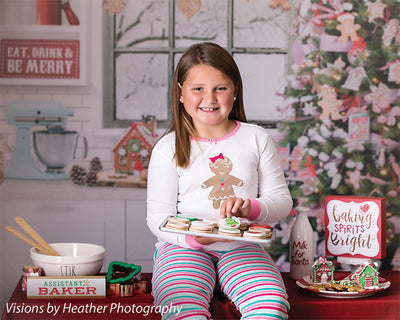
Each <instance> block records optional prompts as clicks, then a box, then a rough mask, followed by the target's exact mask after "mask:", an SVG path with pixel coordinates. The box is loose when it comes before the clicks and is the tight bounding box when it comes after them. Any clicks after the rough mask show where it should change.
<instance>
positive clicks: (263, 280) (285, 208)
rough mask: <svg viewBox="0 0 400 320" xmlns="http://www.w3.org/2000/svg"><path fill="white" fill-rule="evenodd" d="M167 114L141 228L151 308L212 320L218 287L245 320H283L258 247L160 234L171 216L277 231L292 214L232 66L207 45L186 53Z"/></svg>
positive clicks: (273, 271)
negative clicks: (149, 245)
mask: <svg viewBox="0 0 400 320" xmlns="http://www.w3.org/2000/svg"><path fill="white" fill-rule="evenodd" d="M172 111H173V119H172V122H171V124H170V126H169V128H168V130H167V133H166V134H165V135H164V136H163V137H162V138H161V139H160V140H159V141H158V142H157V144H156V146H155V147H154V149H153V152H152V156H151V160H150V164H149V175H148V195H147V206H148V207H147V224H148V226H149V228H150V230H151V231H152V232H153V234H154V235H155V236H156V237H157V238H158V243H157V245H156V247H157V248H156V252H155V255H154V259H155V261H154V270H153V296H154V300H155V304H156V305H162V306H164V305H171V304H172V305H175V306H179V307H182V309H181V312H180V313H179V314H167V315H164V316H163V319H196V320H199V319H208V318H210V316H211V315H210V312H209V310H208V309H209V303H210V300H211V297H212V294H213V290H214V288H215V285H216V284H217V283H218V286H219V287H220V288H221V289H222V291H223V292H224V293H225V294H226V295H227V297H228V298H229V299H230V300H231V301H233V302H234V303H235V305H236V307H237V308H238V310H239V311H240V312H241V314H242V319H287V315H288V310H289V303H288V301H287V294H286V291H285V287H284V284H283V281H282V278H281V275H280V272H279V271H278V269H277V267H276V265H275V263H274V262H273V261H272V259H271V258H270V256H269V255H268V253H266V252H265V250H264V249H263V248H262V247H261V246H260V245H257V244H252V243H250V242H243V241H227V240H222V241H221V239H215V238H208V237H198V236H191V235H184V234H176V233H168V232H162V231H160V230H159V226H160V223H161V222H162V221H163V220H165V219H166V217H167V216H169V215H176V214H177V213H181V214H184V215H188V216H194V217H197V218H201V219H205V218H214V219H215V218H218V217H219V218H223V217H229V216H237V217H242V218H247V219H248V220H249V221H250V222H258V223H273V222H277V221H279V220H280V219H282V218H284V217H285V216H287V215H288V214H289V212H290V210H291V208H292V198H291V196H290V193H289V190H288V187H287V184H286V182H285V178H284V175H283V171H282V168H281V163H280V160H279V157H278V155H277V152H276V149H275V146H274V142H273V141H272V139H271V138H270V136H269V135H268V133H267V132H266V131H265V130H264V129H263V128H261V127H258V126H256V125H252V124H248V123H247V121H246V116H245V112H244V107H243V88H242V80H241V76H240V72H239V69H238V67H237V65H236V63H235V61H234V60H233V58H232V56H231V55H230V54H229V53H228V52H227V51H225V50H224V49H223V48H221V47H220V46H218V45H216V44H213V43H201V44H196V45H193V46H191V47H189V48H188V49H187V50H186V52H185V53H184V54H183V56H182V57H181V59H180V61H179V63H178V65H177V67H176V70H175V74H174V79H173V84H172Z"/></svg>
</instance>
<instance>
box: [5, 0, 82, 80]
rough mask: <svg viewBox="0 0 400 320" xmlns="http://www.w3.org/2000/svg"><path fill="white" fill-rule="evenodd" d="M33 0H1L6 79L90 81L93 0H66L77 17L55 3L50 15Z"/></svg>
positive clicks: (47, 3) (48, 3) (48, 2)
mask: <svg viewBox="0 0 400 320" xmlns="http://www.w3.org/2000/svg"><path fill="white" fill-rule="evenodd" d="M28 2H29V3H28ZM31 2H32V1H2V0H0V11H1V12H3V11H4V15H1V16H0V85H17V86H20V85H33V86H40V85H45V86H56V85H61V86H63V85H72V86H75V85H86V84H87V82H86V73H87V72H86V69H87V52H86V47H87V41H86V38H87V27H88V22H87V3H88V1H79V0H71V1H68V2H66V3H67V4H68V7H69V8H70V9H71V8H72V9H73V13H74V19H71V17H70V15H67V14H66V9H64V7H63V8H61V7H58V6H55V7H53V6H51V8H52V10H53V9H54V10H55V13H54V12H53V11H49V10H50V9H49V8H48V9H49V10H47V9H46V10H44V11H45V12H46V14H47V15H46V19H44V16H41V17H42V18H43V19H44V20H43V19H39V16H40V15H39V16H38V15H37V10H36V9H38V8H37V6H36V4H35V1H33V4H32V3H31ZM50 2H51V1H46V3H44V2H43V5H48V6H50V5H52V4H54V5H56V1H54V3H50ZM58 3H59V2H58V1H57V4H58ZM70 3H71V4H70ZM32 5H33V6H32ZM41 8H42V7H41ZM42 9H43V8H42ZM72 9H71V10H72ZM64 11H65V12H64ZM55 15H56V16H57V17H58V18H61V20H60V19H57V21H53V18H54V16H55Z"/></svg>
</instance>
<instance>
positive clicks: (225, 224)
mask: <svg viewBox="0 0 400 320" xmlns="http://www.w3.org/2000/svg"><path fill="white" fill-rule="evenodd" d="M218 226H219V227H220V228H222V229H239V227H240V220H239V218H237V217H225V218H222V219H219V220H218Z"/></svg>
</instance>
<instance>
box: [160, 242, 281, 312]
mask: <svg viewBox="0 0 400 320" xmlns="http://www.w3.org/2000/svg"><path fill="white" fill-rule="evenodd" d="M216 281H218V284H219V286H220V288H221V290H222V291H223V292H224V293H225V295H226V296H227V297H228V298H229V299H230V300H231V301H232V302H233V303H234V304H235V305H236V308H238V310H239V311H240V312H241V314H242V319H263V320H266V319H287V318H288V311H289V302H288V296H287V294H286V290H285V285H284V283H283V280H282V277H281V274H280V272H279V270H278V269H277V267H276V265H275V263H274V262H273V261H272V259H271V257H270V256H269V255H268V253H266V252H265V250H264V249H263V248H262V247H261V246H258V245H256V244H249V245H246V246H244V247H241V248H238V249H235V250H232V251H223V252H215V251H212V252H211V251H198V250H191V249H186V248H182V247H179V246H176V245H172V244H169V243H165V244H163V245H162V246H160V247H159V248H158V249H157V250H156V252H155V255H154V270H153V280H152V285H153V297H154V304H155V305H156V306H171V305H173V306H179V307H182V309H181V311H180V312H179V314H178V313H177V312H175V313H169V314H164V315H163V319H174V320H178V319H185V320H187V319H193V320H201V319H209V318H210V317H211V314H210V312H209V310H208V309H209V303H210V300H211V298H212V294H213V291H214V288H215V285H216Z"/></svg>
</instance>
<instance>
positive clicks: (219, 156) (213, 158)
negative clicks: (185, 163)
mask: <svg viewBox="0 0 400 320" xmlns="http://www.w3.org/2000/svg"><path fill="white" fill-rule="evenodd" d="M218 159H222V160H224V159H225V158H224V156H223V155H222V153H220V154H219V155H217V156H216V157H211V158H210V160H211V162H212V163H215V161H217V160H218Z"/></svg>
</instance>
